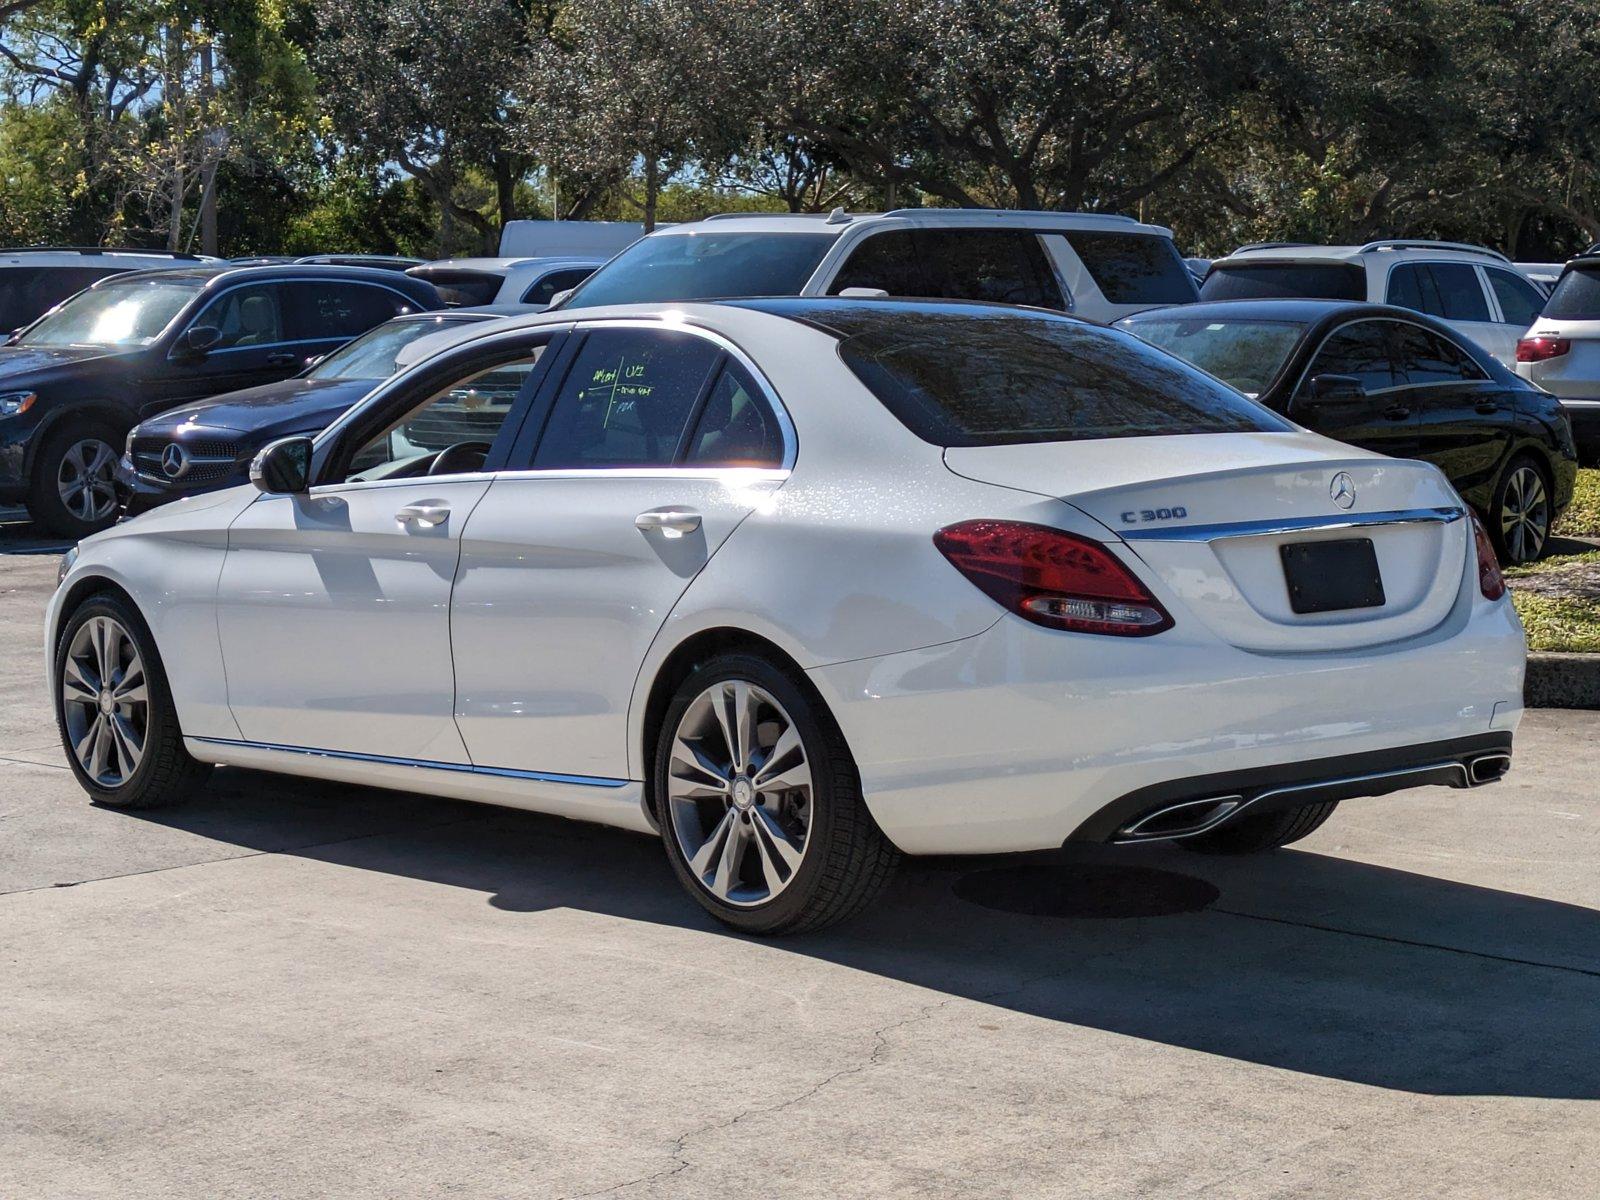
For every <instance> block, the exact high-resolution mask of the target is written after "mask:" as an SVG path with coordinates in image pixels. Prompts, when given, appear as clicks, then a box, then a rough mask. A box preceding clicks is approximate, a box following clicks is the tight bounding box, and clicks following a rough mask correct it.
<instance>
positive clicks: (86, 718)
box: [61, 616, 150, 789]
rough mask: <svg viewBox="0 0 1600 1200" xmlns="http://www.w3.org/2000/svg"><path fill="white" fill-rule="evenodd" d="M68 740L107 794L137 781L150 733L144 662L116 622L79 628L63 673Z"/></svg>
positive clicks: (100, 620) (96, 620) (97, 620)
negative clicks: (147, 737)
mask: <svg viewBox="0 0 1600 1200" xmlns="http://www.w3.org/2000/svg"><path fill="white" fill-rule="evenodd" d="M61 702H62V711H63V713H64V715H65V717H66V727H67V739H68V741H69V742H70V743H71V746H72V752H73V754H74V756H75V757H76V758H77V760H78V765H79V766H80V767H82V768H83V771H84V774H86V775H88V776H89V778H90V779H92V780H94V782H95V783H96V784H98V785H99V786H100V787H103V788H108V789H109V788H118V787H121V786H122V785H123V784H125V783H127V782H128V780H129V779H130V778H132V776H133V773H134V772H135V771H136V770H138V769H139V763H140V761H141V760H142V759H143V758H144V746H145V738H146V736H147V735H148V733H149V730H150V692H149V685H148V683H147V681H146V677H145V670H144V660H143V659H142V658H141V657H140V656H139V648H138V647H137V646H135V645H134V643H133V639H132V638H131V637H129V636H128V631H127V630H126V629H124V628H123V627H122V626H121V625H120V624H118V623H117V622H116V621H114V620H112V619H111V618H110V617H101V616H96V617H90V618H89V619H88V620H87V621H85V622H84V623H83V624H82V625H80V626H79V627H78V630H77V632H76V633H74V634H73V635H72V642H71V644H70V645H69V646H68V647H67V653H66V657H65V658H64V659H63V660H62V667H61Z"/></svg>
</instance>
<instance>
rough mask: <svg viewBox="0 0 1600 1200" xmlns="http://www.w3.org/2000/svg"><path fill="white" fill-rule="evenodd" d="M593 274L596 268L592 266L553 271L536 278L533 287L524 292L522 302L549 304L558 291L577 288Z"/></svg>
mask: <svg viewBox="0 0 1600 1200" xmlns="http://www.w3.org/2000/svg"><path fill="white" fill-rule="evenodd" d="M593 274H594V268H592V267H574V268H573V269H571V270H569V271H551V272H550V274H548V275H546V276H544V277H543V278H542V279H538V280H536V281H535V282H534V284H533V286H532V287H530V288H529V289H528V290H527V291H525V292H523V293H522V303H524V304H549V303H550V298H551V297H552V296H554V295H555V294H556V293H557V292H564V291H566V290H567V289H568V288H575V287H577V286H578V285H579V284H580V283H582V282H583V281H584V280H585V279H587V278H589V276H591V275H593Z"/></svg>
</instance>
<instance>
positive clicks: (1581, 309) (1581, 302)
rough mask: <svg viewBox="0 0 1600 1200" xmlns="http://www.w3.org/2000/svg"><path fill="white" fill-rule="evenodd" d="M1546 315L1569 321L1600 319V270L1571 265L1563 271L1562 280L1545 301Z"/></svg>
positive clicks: (1544, 314) (1543, 314)
mask: <svg viewBox="0 0 1600 1200" xmlns="http://www.w3.org/2000/svg"><path fill="white" fill-rule="evenodd" d="M1540 315H1541V316H1546V317H1561V318H1563V319H1565V320H1568V321H1575V320H1583V321H1593V320H1600V271H1597V270H1593V269H1591V268H1588V267H1571V268H1568V269H1567V270H1566V271H1565V272H1563V274H1562V276H1561V282H1560V283H1558V284H1556V290H1555V291H1553V292H1551V293H1550V299H1549V300H1547V301H1545V305H1544V312H1543V313H1541V314H1540Z"/></svg>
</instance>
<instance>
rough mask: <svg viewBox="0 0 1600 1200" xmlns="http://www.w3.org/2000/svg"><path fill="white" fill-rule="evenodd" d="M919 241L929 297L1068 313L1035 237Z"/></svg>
mask: <svg viewBox="0 0 1600 1200" xmlns="http://www.w3.org/2000/svg"><path fill="white" fill-rule="evenodd" d="M916 239H917V248H918V250H919V252H920V253H921V256H922V266H923V270H924V272H925V273H926V274H927V276H928V280H929V283H930V284H931V286H932V291H930V292H929V293H928V294H929V295H931V296H937V297H941V298H943V299H946V300H987V301H990V302H992V303H996V304H1032V305H1035V306H1038V307H1041V308H1065V307H1066V305H1065V304H1064V303H1062V299H1061V288H1060V287H1059V286H1058V285H1057V284H1056V279H1055V275H1054V273H1053V272H1052V271H1051V270H1050V263H1049V262H1048V260H1046V258H1045V256H1044V247H1042V246H1041V245H1039V237H1038V235H1037V234H1033V233H1011V232H1008V231H1004V230H988V229H924V230H919V231H918V232H917V234H916ZM1189 298H1190V299H1192V298H1193V294H1192V293H1191V294H1190V296H1189Z"/></svg>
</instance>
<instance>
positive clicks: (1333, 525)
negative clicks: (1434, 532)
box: [1117, 506, 1467, 542]
mask: <svg viewBox="0 0 1600 1200" xmlns="http://www.w3.org/2000/svg"><path fill="white" fill-rule="evenodd" d="M1466 515H1467V512H1466V509H1464V508H1456V507H1454V506H1452V507H1448V508H1405V509H1396V510H1394V511H1391V512H1375V513H1341V514H1339V515H1337V516H1329V517H1280V518H1279V519H1277V520H1275V521H1228V522H1223V523H1221V524H1217V525H1158V526H1154V527H1152V526H1148V525H1140V526H1136V527H1135V528H1132V529H1119V530H1117V535H1118V536H1119V537H1121V538H1123V539H1124V540H1125V541H1130V542H1214V541H1217V540H1219V539H1221V538H1236V537H1267V536H1270V535H1272V534H1275V533H1311V532H1318V531H1321V530H1324V529H1329V530H1332V529H1360V528H1362V527H1364V526H1369V525H1449V524H1452V523H1453V522H1455V521H1459V520H1461V518H1462V517H1464V516H1466Z"/></svg>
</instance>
